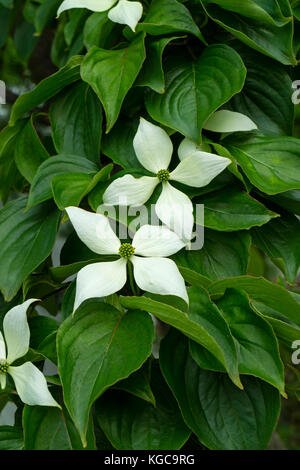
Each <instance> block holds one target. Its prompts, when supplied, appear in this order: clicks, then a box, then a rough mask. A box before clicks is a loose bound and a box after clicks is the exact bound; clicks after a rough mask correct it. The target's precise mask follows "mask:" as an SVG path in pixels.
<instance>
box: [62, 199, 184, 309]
mask: <svg viewBox="0 0 300 470" xmlns="http://www.w3.org/2000/svg"><path fill="white" fill-rule="evenodd" d="M66 211H67V213H68V216H69V218H70V220H71V222H72V224H73V227H74V229H75V230H76V232H77V235H78V237H79V238H80V240H81V241H82V242H83V243H85V245H86V246H87V247H88V248H90V250H92V251H94V252H95V253H97V254H100V255H111V254H113V255H119V256H120V259H118V260H117V261H108V262H99V263H94V264H89V265H88V266H85V267H84V268H83V269H81V270H80V271H79V273H78V275H77V284H76V297H75V305H74V310H76V309H77V308H78V307H79V305H80V304H81V303H82V302H83V301H84V300H86V299H89V298H91V297H105V296H107V295H111V294H113V293H115V292H118V291H119V290H120V289H122V287H123V286H124V285H125V283H126V279H127V272H126V270H127V263H128V262H130V263H132V265H133V274H134V278H135V282H136V283H137V285H138V286H139V287H140V288H141V289H143V290H145V291H148V292H152V293H154V294H160V295H176V296H178V297H181V298H182V299H184V300H185V301H186V302H187V303H188V296H187V291H186V287H185V283H184V280H183V278H182V276H181V274H180V272H179V271H178V268H177V266H176V264H175V263H174V261H172V260H170V259H168V258H165V257H166V256H170V255H173V254H174V253H176V252H177V251H179V250H181V249H182V248H183V247H184V246H185V245H184V243H183V242H182V240H180V238H179V237H178V236H177V235H176V233H174V232H171V231H170V230H169V229H167V228H166V227H161V226H152V225H143V226H142V227H141V228H140V229H139V230H138V231H137V232H136V234H135V235H134V237H133V240H132V243H123V244H121V242H120V240H119V238H118V237H117V236H116V234H115V233H114V231H113V230H112V228H111V226H110V224H109V221H108V219H107V217H105V216H104V215H102V214H95V213H92V212H88V211H85V210H83V209H80V208H78V207H68V208H67V209H66Z"/></svg>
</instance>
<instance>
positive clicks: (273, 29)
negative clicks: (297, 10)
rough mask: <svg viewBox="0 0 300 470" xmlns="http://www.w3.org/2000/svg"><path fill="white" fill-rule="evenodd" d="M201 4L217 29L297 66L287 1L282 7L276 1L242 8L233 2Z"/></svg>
mask: <svg viewBox="0 0 300 470" xmlns="http://www.w3.org/2000/svg"><path fill="white" fill-rule="evenodd" d="M201 3H202V5H203V6H204V8H205V10H206V12H207V13H208V15H209V16H210V17H211V18H212V19H213V20H214V21H215V22H216V23H217V24H218V25H220V26H221V27H222V28H224V29H226V30H227V31H229V32H230V33H231V34H233V35H234V36H236V37H237V38H238V39H239V40H240V41H242V42H244V43H245V44H247V45H248V46H250V47H252V48H253V49H255V50H256V51H259V52H261V53H262V54H265V55H267V56H269V57H272V58H273V59H276V60H278V61H279V62H282V63H283V64H287V65H296V63H297V62H296V58H295V55H294V51H293V45H292V38H293V18H292V12H291V8H290V6H289V4H288V2H287V1H285V0H284V1H283V2H281V6H279V2H277V1H276V2H274V1H273V0H267V1H263V2H262V1H261V0H243V4H244V5H245V6H243V7H242V8H241V5H240V3H239V4H237V3H236V2H232V1H230V0H225V1H224V0H217V1H216V0H202V1H201ZM257 4H258V5H257ZM275 5H276V6H275ZM283 5H284V8H283ZM221 7H223V8H221Z"/></svg>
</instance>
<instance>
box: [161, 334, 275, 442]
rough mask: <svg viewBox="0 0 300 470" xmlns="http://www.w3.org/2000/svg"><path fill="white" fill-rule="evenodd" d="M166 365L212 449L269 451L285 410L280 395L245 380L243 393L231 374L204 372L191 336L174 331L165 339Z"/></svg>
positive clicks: (190, 419) (184, 408)
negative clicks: (190, 345)
mask: <svg viewBox="0 0 300 470" xmlns="http://www.w3.org/2000/svg"><path fill="white" fill-rule="evenodd" d="M160 351H161V353H160V364H161V369H162V372H163V375H164V377H165V379H166V381H167V383H168V385H169V386H170V388H171V390H172V392H173V394H174V395H175V397H176V399H177V401H178V404H179V407H180V410H181V412H182V415H183V417H184V420H185V422H186V423H187V424H188V426H189V427H190V428H191V429H192V431H193V432H194V433H195V434H196V435H197V437H198V439H199V440H200V442H202V444H204V445H205V446H206V447H208V448H209V449H214V450H233V449H236V450H237V449H239V450H247V449H249V450H250V449H252V450H258V449H264V448H265V447H266V446H267V444H268V442H269V440H270V437H271V434H272V432H273V429H274V427H275V424H276V422H277V419H278V415H279V410H280V399H279V392H278V391H277V390H276V389H275V388H274V387H272V386H271V385H269V384H266V383H265V382H262V381H261V380H259V379H257V378H254V377H250V376H249V377H248V376H243V378H242V379H243V384H244V390H239V389H238V388H237V387H236V386H235V385H233V383H232V382H231V381H230V380H229V379H228V377H227V375H226V374H222V373H218V372H211V371H207V370H203V369H200V367H198V366H197V364H196V363H195V361H193V359H192V358H191V356H190V355H189V350H188V343H187V340H186V338H184V337H182V336H181V335H179V334H178V333H175V332H174V331H171V333H169V334H168V335H167V337H166V338H165V339H164V340H163V341H162V344H161V350H160Z"/></svg>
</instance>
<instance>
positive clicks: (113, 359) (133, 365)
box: [57, 299, 154, 443]
mask: <svg viewBox="0 0 300 470" xmlns="http://www.w3.org/2000/svg"><path fill="white" fill-rule="evenodd" d="M153 337H154V329H153V322H152V319H151V318H150V316H149V315H148V314H147V313H141V312H134V311H129V312H127V313H125V314H124V313H122V312H120V311H119V310H116V309H115V308H114V307H112V306H111V305H108V304H105V303H103V302H102V301H101V300H99V299H93V300H89V301H86V302H84V303H83V304H82V305H81V306H80V307H79V309H78V310H77V311H76V314H75V317H74V318H72V317H68V318H67V319H66V320H65V321H64V322H63V324H62V325H61V327H60V328H59V330H58V335H57V351H58V368H59V372H60V377H61V381H62V385H63V390H64V402H65V404H66V406H67V408H68V410H69V412H70V415H71V417H72V419H73V421H74V423H75V425H76V427H77V429H78V431H79V433H80V436H81V439H82V442H83V443H85V436H86V430H87V423H88V417H89V411H90V408H91V406H92V404H93V403H94V401H95V400H96V399H97V398H98V397H99V396H100V395H101V394H102V393H103V392H104V391H105V390H106V389H107V388H109V387H110V386H111V385H113V384H115V383H116V382H118V381H119V380H121V379H124V378H126V377H128V376H129V375H130V374H131V373H132V372H134V371H135V370H137V369H139V368H140V367H141V365H142V364H143V363H144V362H145V360H146V359H147V357H148V356H149V355H150V354H151V349H152V341H153Z"/></svg>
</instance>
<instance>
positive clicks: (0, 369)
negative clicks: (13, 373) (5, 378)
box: [0, 359, 9, 374]
mask: <svg viewBox="0 0 300 470" xmlns="http://www.w3.org/2000/svg"><path fill="white" fill-rule="evenodd" d="M8 368H9V364H8V363H7V362H6V361H1V359H0V374H6V372H7V371H8Z"/></svg>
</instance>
